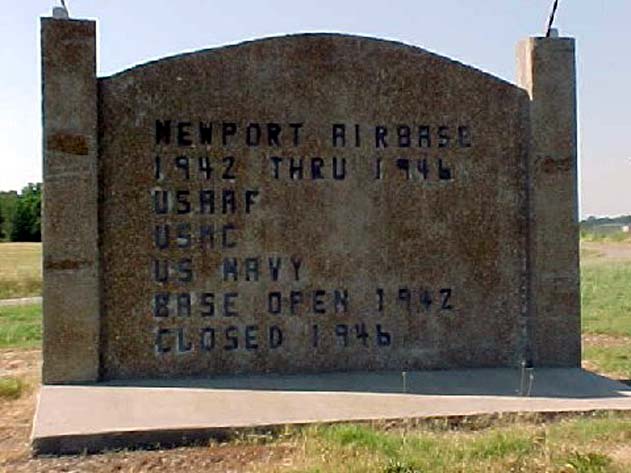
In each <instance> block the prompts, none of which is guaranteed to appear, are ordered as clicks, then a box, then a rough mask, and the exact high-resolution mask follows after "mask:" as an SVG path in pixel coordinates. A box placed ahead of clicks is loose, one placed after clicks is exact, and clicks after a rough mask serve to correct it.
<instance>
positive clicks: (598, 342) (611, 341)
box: [582, 333, 631, 347]
mask: <svg viewBox="0 0 631 473" xmlns="http://www.w3.org/2000/svg"><path fill="white" fill-rule="evenodd" d="M582 339H583V343H584V344H585V345H590V346H596V347H626V346H629V345H631V337H623V336H616V335H604V334H596V333H590V334H586V335H583V337H582Z"/></svg>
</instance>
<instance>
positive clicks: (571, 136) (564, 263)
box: [517, 38, 581, 366]
mask: <svg viewBox="0 0 631 473" xmlns="http://www.w3.org/2000/svg"><path fill="white" fill-rule="evenodd" d="M517 58H518V83H519V85H520V86H521V87H523V88H524V89H525V90H526V91H527V92H528V94H529V95H530V100H531V101H530V127H531V128H530V151H529V162H528V185H529V189H528V191H529V225H530V228H529V241H528V252H529V266H530V267H529V275H530V276H529V283H530V288H529V292H530V297H529V302H530V310H529V316H528V329H529V330H528V332H529V336H528V340H529V356H530V357H532V361H533V362H534V364H535V366H580V364H581V330H580V329H581V306H580V276H579V274H580V273H579V228H578V186H577V139H576V66H575V43H574V39H573V38H528V39H526V40H523V41H521V42H520V43H519V46H518V51H517Z"/></svg>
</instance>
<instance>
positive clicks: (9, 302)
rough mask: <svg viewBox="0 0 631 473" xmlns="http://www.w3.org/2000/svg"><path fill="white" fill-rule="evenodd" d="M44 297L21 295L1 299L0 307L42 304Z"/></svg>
mask: <svg viewBox="0 0 631 473" xmlns="http://www.w3.org/2000/svg"><path fill="white" fill-rule="evenodd" d="M41 303H42V298H41V297H40V296H38V297H21V298H19V299H0V307H13V306H16V305H31V304H41Z"/></svg>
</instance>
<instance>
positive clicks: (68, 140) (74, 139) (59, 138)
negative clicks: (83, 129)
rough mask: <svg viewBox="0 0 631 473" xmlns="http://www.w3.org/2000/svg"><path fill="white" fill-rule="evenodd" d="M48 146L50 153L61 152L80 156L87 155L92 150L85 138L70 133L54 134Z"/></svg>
mask: <svg viewBox="0 0 631 473" xmlns="http://www.w3.org/2000/svg"><path fill="white" fill-rule="evenodd" d="M46 145H47V146H48V150H49V151H59V152H62V153H68V154H76V155H80V156H85V155H87V154H88V151H89V149H90V148H89V146H88V140H87V139H86V137H85V136H82V135H71V134H68V133H54V134H52V135H50V136H49V137H48V142H47V143H46Z"/></svg>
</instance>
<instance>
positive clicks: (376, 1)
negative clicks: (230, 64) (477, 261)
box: [0, 0, 631, 218]
mask: <svg viewBox="0 0 631 473" xmlns="http://www.w3.org/2000/svg"><path fill="white" fill-rule="evenodd" d="M57 4H58V2H56V1H53V0H0V7H1V8H2V10H1V14H0V64H1V65H2V72H1V73H0V190H10V189H18V190H19V189H21V188H22V187H23V186H25V185H26V184H27V183H28V182H36V181H41V178H42V177H41V153H42V151H41V148H42V147H41V91H40V87H41V86H40V51H39V18H40V17H41V16H49V15H50V14H51V11H52V7H53V6H54V5H57ZM67 4H68V7H69V10H70V15H71V17H73V18H88V19H97V20H98V27H97V28H98V39H97V41H98V74H99V75H100V76H105V75H110V74H113V73H115V72H118V71H121V70H124V69H126V68H128V67H130V66H132V65H135V64H139V63H143V62H147V61H149V60H152V59H158V58H160V57H163V56H167V55H173V54H178V53H181V52H185V51H194V50H197V49H202V48H208V47H214V46H220V45H224V44H232V43H238V42H241V41H244V40H248V39H255V38H260V37H266V36H275V35H279V34H287V33H297V32H314V31H326V32H341V33H352V34H360V35H367V36H374V37H379V38H385V39H394V40H398V41H402V42H404V43H407V44H411V45H414V46H419V47H421V48H424V49H427V50H429V51H433V52H436V53H439V54H442V55H444V56H448V57H451V58H453V59H456V60H458V61H461V62H463V63H465V64H469V65H471V66H474V67H477V68H479V69H482V70H484V71H486V72H489V73H491V74H494V75H496V76H499V77H501V78H503V79H506V80H509V81H511V82H515V62H516V61H515V46H516V44H517V42H518V41H519V40H520V39H522V38H526V37H528V36H538V35H541V34H542V33H543V31H544V27H545V23H546V20H547V17H548V14H549V11H550V7H551V4H552V0H479V1H473V0H441V1H439V2H437V1H434V0H432V1H429V0H410V1H408V0H389V1H384V0H353V1H344V0H313V1H302V0H300V1H299V0H294V1H288V0H257V1H246V0H243V1H232V2H218V1H215V0H212V1H211V0H205V1H204V0H133V1H132V0H68V1H67ZM630 18H631V1H629V0H560V5H559V10H558V13H557V20H556V26H557V27H558V28H559V30H560V33H561V35H562V36H572V37H574V38H576V41H577V66H578V104H579V173H580V192H581V194H580V209H581V217H582V218H585V217H587V216H590V215H594V216H606V215H609V216H615V215H621V214H631V145H630V144H629V143H631V140H630V137H631V120H630V119H629V117H630V114H629V109H630V108H631V87H629V84H630V83H631V81H630V79H631V61H629V52H628V48H629V45H630V44H631V28H629V19H630Z"/></svg>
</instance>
